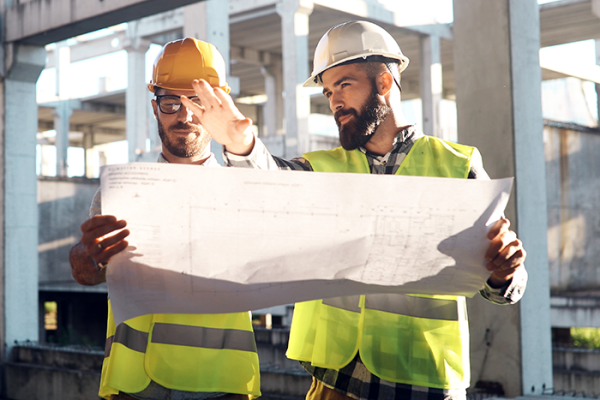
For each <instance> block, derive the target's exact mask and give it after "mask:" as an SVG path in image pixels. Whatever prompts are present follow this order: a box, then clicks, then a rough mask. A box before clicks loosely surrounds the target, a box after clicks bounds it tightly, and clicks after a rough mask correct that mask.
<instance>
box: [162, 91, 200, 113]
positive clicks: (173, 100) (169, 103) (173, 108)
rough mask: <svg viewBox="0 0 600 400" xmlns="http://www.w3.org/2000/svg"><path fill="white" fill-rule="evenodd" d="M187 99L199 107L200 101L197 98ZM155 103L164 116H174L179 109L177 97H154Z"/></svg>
mask: <svg viewBox="0 0 600 400" xmlns="http://www.w3.org/2000/svg"><path fill="white" fill-rule="evenodd" d="M189 99H190V100H191V101H193V102H194V103H196V104H198V105H201V103H200V99H199V98H198V97H197V96H192V97H190V98H189ZM156 101H157V102H158V106H159V107H160V111H161V112H163V113H164V114H175V113H176V112H177V111H179V109H180V108H181V98H180V97H179V96H170V95H165V96H156Z"/></svg>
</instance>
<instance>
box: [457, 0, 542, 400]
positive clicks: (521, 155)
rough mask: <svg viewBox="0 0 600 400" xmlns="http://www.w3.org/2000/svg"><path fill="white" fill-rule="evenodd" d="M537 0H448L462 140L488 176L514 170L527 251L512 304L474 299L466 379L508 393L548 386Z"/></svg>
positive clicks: (516, 211) (510, 211) (513, 208)
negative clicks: (517, 298) (520, 291)
mask: <svg viewBox="0 0 600 400" xmlns="http://www.w3.org/2000/svg"><path fill="white" fill-rule="evenodd" d="M539 46H540V25H539V6H538V3H537V1H536V0H495V1H479V0H454V62H455V67H454V70H455V80H456V99H457V112H458V138H459V142H461V143H464V144H470V145H475V146H477V147H479V149H480V150H481V152H482V154H483V159H484V162H485V166H486V168H487V170H488V172H489V173H490V175H491V176H492V178H500V177H507V176H514V177H515V185H514V189H513V193H512V198H511V201H510V204H509V206H508V208H507V216H508V217H509V218H510V220H511V221H512V224H513V226H512V227H513V229H515V230H516V231H517V233H518V235H519V237H520V239H521V240H522V241H523V242H524V244H525V248H526V250H527V253H528V257H527V263H526V264H527V270H528V272H529V284H528V287H527V291H526V293H525V296H524V297H523V299H522V300H521V302H520V303H519V305H518V306H512V307H495V306H493V305H489V304H484V303H485V302H484V301H481V299H473V300H472V301H470V303H469V306H470V309H469V316H470V318H469V320H470V323H471V331H472V334H473V335H472V338H471V349H472V352H473V354H472V360H473V365H472V369H471V370H472V373H473V377H472V382H473V384H475V383H476V382H477V381H478V380H482V381H495V382H499V383H501V384H502V386H503V387H504V389H505V394H506V397H515V396H519V395H530V394H542V393H543V391H544V389H548V388H551V387H552V347H551V326H550V292H549V276H548V256H547V254H548V252H547V243H546V241H547V240H546V237H547V229H548V228H547V205H546V195H545V193H546V183H545V182H546V180H545V162H544V145H543V137H542V130H543V120H542V106H541V93H540V92H541V90H540V85H541V71H540V67H539V53H538V51H539Z"/></svg>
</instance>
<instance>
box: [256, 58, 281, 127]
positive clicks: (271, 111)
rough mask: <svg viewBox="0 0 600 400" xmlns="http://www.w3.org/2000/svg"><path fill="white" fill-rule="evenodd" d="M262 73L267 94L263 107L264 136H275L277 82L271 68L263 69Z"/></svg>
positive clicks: (261, 69)
mask: <svg viewBox="0 0 600 400" xmlns="http://www.w3.org/2000/svg"><path fill="white" fill-rule="evenodd" d="M260 71H261V72H262V75H263V76H264V78H265V94H266V95H267V102H266V103H265V104H264V105H263V107H262V110H263V128H262V131H263V135H264V136H274V135H275V134H276V132H277V100H278V99H277V87H276V86H277V85H276V84H277V82H276V81H275V77H274V76H273V75H272V74H271V72H270V68H268V67H264V66H263V67H261V68H260Z"/></svg>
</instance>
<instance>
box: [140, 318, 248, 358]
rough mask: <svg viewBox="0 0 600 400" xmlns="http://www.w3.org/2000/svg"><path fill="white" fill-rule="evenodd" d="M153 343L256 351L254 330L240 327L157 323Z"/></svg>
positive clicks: (153, 331) (153, 332)
mask: <svg viewBox="0 0 600 400" xmlns="http://www.w3.org/2000/svg"><path fill="white" fill-rule="evenodd" d="M152 343H161V344H173V345H177V346H188V347H204V348H207V349H231V350H242V351H252V352H256V341H255V340H254V332H252V331H244V330H240V329H217V328H206V327H203V326H188V325H176V324H164V323H156V324H154V329H153V330H152Z"/></svg>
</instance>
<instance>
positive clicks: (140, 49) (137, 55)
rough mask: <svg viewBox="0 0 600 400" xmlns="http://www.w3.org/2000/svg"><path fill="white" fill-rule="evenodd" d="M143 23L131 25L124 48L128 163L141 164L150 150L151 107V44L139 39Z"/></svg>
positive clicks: (131, 23) (130, 23) (129, 24)
mask: <svg viewBox="0 0 600 400" xmlns="http://www.w3.org/2000/svg"><path fill="white" fill-rule="evenodd" d="M138 24H139V22H138V21H134V22H129V23H128V24H127V42H126V43H125V45H124V46H123V47H124V49H125V50H127V89H126V92H125V119H126V134H127V145H128V159H129V161H130V162H132V161H138V159H139V158H140V155H141V154H142V153H143V152H144V151H145V150H146V138H147V137H148V123H147V122H148V114H149V113H150V103H149V102H148V101H146V99H147V98H148V87H147V86H146V85H147V82H146V81H145V79H144V78H143V77H145V76H146V51H148V48H149V47H150V42H149V41H147V40H144V39H142V38H141V37H139V36H138V35H137V26H138Z"/></svg>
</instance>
